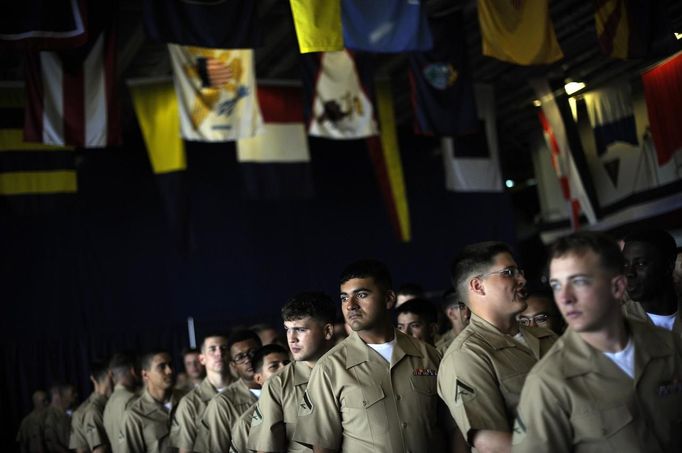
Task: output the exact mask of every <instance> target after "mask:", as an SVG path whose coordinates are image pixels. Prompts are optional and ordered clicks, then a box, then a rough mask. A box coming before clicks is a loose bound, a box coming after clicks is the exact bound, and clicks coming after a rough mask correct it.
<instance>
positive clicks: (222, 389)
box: [215, 387, 225, 393]
mask: <svg viewBox="0 0 682 453" xmlns="http://www.w3.org/2000/svg"><path fill="white" fill-rule="evenodd" d="M215 391H216V392H218V393H223V392H224V391H225V387H219V388H217V389H215Z"/></svg>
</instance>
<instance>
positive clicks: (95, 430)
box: [83, 408, 109, 450]
mask: <svg viewBox="0 0 682 453" xmlns="http://www.w3.org/2000/svg"><path fill="white" fill-rule="evenodd" d="M83 431H84V434H85V441H86V442H87V445H88V446H87V448H89V449H90V450H94V449H95V448H97V447H99V446H100V445H107V444H109V440H108V438H107V433H106V431H105V430H104V420H103V419H102V413H101V412H99V411H97V410H96V409H94V408H93V409H92V410H89V411H87V412H86V413H85V417H84V419H83Z"/></svg>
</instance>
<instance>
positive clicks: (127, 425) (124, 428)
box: [117, 411, 147, 453]
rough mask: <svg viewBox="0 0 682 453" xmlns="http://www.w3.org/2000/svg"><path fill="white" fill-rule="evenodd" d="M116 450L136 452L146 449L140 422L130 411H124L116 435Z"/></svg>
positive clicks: (125, 452)
mask: <svg viewBox="0 0 682 453" xmlns="http://www.w3.org/2000/svg"><path fill="white" fill-rule="evenodd" d="M117 443H118V451H119V452H120V453H138V452H141V451H147V448H146V446H145V442H144V432H143V429H142V423H140V422H139V420H137V417H135V416H134V415H133V414H132V413H130V412H129V411H126V413H125V415H124V418H123V423H122V425H121V432H120V433H119V435H118V440H117Z"/></svg>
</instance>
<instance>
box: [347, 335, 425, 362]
mask: <svg viewBox="0 0 682 453" xmlns="http://www.w3.org/2000/svg"><path fill="white" fill-rule="evenodd" d="M393 335H394V338H395V340H396V342H395V347H394V348H393V357H392V358H391V359H392V360H391V366H393V365H394V364H397V363H398V362H400V360H401V359H402V358H403V357H405V356H406V355H411V356H417V357H421V356H422V354H421V352H419V349H418V348H417V346H416V345H415V344H414V343H413V342H412V338H411V337H408V336H407V335H405V334H404V333H402V332H399V331H398V330H396V329H393ZM344 342H345V343H346V351H347V352H346V369H348V368H351V367H354V366H355V365H358V364H360V363H363V362H368V361H369V349H370V348H369V346H367V343H365V342H364V341H362V338H360V335H358V333H357V332H351V334H350V335H349V336H348V338H346V339H345V340H344Z"/></svg>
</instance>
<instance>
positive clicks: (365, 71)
mask: <svg viewBox="0 0 682 453" xmlns="http://www.w3.org/2000/svg"><path fill="white" fill-rule="evenodd" d="M301 58H302V61H303V68H304V71H303V79H304V88H305V94H306V105H305V106H304V113H305V116H306V119H307V123H308V134H309V135H312V136H316V137H324V138H331V139H355V138H365V137H370V136H372V135H376V134H377V133H378V129H377V124H376V119H375V116H374V106H373V105H372V92H373V89H372V80H371V73H370V71H369V67H368V64H369V61H368V58H367V57H366V56H364V55H361V54H351V53H350V52H349V51H347V50H342V51H340V52H322V53H315V54H306V55H302V56H301Z"/></svg>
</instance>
